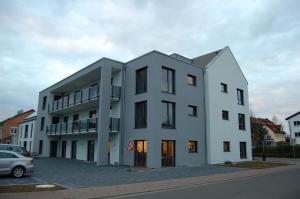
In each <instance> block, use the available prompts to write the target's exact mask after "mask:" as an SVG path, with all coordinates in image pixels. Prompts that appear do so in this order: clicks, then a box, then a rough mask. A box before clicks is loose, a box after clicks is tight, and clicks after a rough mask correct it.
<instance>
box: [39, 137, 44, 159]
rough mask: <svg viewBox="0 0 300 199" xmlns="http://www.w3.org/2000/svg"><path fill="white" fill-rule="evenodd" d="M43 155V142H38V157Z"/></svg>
mask: <svg viewBox="0 0 300 199" xmlns="http://www.w3.org/2000/svg"><path fill="white" fill-rule="evenodd" d="M42 153H43V140H40V143H39V155H41V154H42Z"/></svg>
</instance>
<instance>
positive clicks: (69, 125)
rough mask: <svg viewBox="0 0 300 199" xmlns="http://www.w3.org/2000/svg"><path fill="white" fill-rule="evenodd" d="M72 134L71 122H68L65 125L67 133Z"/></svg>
mask: <svg viewBox="0 0 300 199" xmlns="http://www.w3.org/2000/svg"><path fill="white" fill-rule="evenodd" d="M72 132H73V122H68V123H67V133H72Z"/></svg>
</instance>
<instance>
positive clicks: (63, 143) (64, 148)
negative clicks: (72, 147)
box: [61, 141, 67, 158]
mask: <svg viewBox="0 0 300 199" xmlns="http://www.w3.org/2000/svg"><path fill="white" fill-rule="evenodd" d="M66 151H67V142H66V141H62V143H61V157H62V158H65V157H66Z"/></svg>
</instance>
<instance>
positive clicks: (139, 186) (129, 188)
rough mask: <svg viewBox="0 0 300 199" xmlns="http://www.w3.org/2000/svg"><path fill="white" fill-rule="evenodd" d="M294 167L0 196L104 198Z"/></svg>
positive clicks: (10, 197) (215, 181) (6, 198)
mask: <svg viewBox="0 0 300 199" xmlns="http://www.w3.org/2000/svg"><path fill="white" fill-rule="evenodd" d="M294 169H300V165H299V164H297V165H289V166H283V167H275V168H271V169H261V170H245V171H240V172H234V173H225V174H224V173H223V174H216V175H210V176H199V177H191V178H185V179H172V180H163V181H155V182H145V183H135V184H126V185H116V186H106V187H92V188H79V189H67V190H61V191H51V192H31V193H9V194H0V198H5V199H24V198H43V199H53V198H72V199H76V198H85V199H88V198H104V197H112V196H120V195H128V194H134V193H143V192H151V191H159V190H165V189H172V188H177V187H188V186H195V185H205V184H209V183H217V182H222V181H227V180H234V179H239V178H246V177H253V176H259V175H266V174H272V173H274V172H281V171H287V170H294Z"/></svg>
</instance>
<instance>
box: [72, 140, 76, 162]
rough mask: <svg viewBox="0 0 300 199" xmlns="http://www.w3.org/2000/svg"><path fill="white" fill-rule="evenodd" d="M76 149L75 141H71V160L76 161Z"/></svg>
mask: <svg viewBox="0 0 300 199" xmlns="http://www.w3.org/2000/svg"><path fill="white" fill-rule="evenodd" d="M76 148H77V141H76V140H73V141H72V146H71V158H72V159H76Z"/></svg>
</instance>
